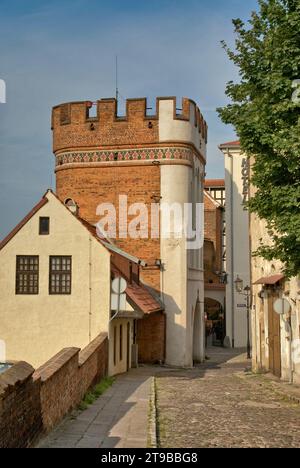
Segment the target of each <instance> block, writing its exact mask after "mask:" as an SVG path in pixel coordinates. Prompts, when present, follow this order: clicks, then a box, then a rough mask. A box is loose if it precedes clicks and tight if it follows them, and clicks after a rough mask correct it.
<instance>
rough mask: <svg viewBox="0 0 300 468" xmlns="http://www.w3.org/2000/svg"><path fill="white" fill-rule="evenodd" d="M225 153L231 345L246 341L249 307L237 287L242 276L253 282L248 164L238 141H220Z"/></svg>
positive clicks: (228, 339)
mask: <svg viewBox="0 0 300 468" xmlns="http://www.w3.org/2000/svg"><path fill="white" fill-rule="evenodd" d="M219 148H220V150H221V151H222V153H223V154H224V157H225V191H226V215H225V218H226V272H227V285H226V335H227V340H226V341H227V342H228V344H229V342H230V345H231V346H232V347H235V348H240V347H245V346H246V344H247V308H246V301H245V296H243V295H241V294H239V293H237V292H236V290H235V284H234V281H235V280H236V278H237V277H238V276H239V277H240V278H241V279H242V280H243V281H244V285H245V286H246V285H248V286H250V240H249V212H248V211H247V209H246V208H245V202H246V201H247V200H248V196H249V164H248V159H247V157H246V156H245V155H244V154H243V153H242V152H241V148H240V143H239V141H233V142H229V143H224V144H222V145H220V147H219Z"/></svg>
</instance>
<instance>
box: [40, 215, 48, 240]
mask: <svg viewBox="0 0 300 468" xmlns="http://www.w3.org/2000/svg"><path fill="white" fill-rule="evenodd" d="M49 232H50V218H40V236H46V235H48V234H49Z"/></svg>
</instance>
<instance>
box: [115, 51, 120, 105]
mask: <svg viewBox="0 0 300 468" xmlns="http://www.w3.org/2000/svg"><path fill="white" fill-rule="evenodd" d="M118 100H119V88H118V56H117V55H116V101H117V103H118Z"/></svg>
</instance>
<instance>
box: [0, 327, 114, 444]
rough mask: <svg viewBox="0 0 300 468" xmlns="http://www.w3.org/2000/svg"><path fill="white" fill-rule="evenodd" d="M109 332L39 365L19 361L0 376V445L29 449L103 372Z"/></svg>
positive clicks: (56, 422) (106, 357)
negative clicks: (84, 346) (33, 366)
mask: <svg viewBox="0 0 300 468" xmlns="http://www.w3.org/2000/svg"><path fill="white" fill-rule="evenodd" d="M107 365H108V339H107V334H105V333H103V334H101V335H99V337H97V338H96V339H95V340H94V341H93V342H92V343H90V344H89V345H88V346H87V347H86V348H85V349H83V350H82V351H80V349H78V348H66V349H63V350H62V351H60V352H59V353H58V354H57V355H56V356H54V357H53V358H51V359H50V360H49V361H48V362H47V363H45V364H44V365H43V366H41V367H40V368H39V369H37V370H36V371H34V369H33V368H32V367H31V366H30V365H29V364H27V363H22V362H21V363H18V364H16V365H14V366H13V367H12V368H11V369H9V370H8V371H6V372H4V373H3V374H1V375H0V448H22V447H24V448H26V447H30V446H31V445H32V444H33V443H34V441H35V440H36V439H37V437H38V436H40V435H41V434H42V433H43V432H47V431H49V430H51V429H52V428H53V427H54V426H55V425H56V424H58V423H59V422H60V421H61V419H62V418H63V417H64V416H65V415H66V414H67V413H68V412H69V411H71V410H72V409H73V408H74V407H76V406H77V405H78V403H80V401H81V400H82V398H83V396H84V394H85V393H86V392H87V390H88V389H89V388H91V387H92V386H94V385H95V384H96V383H97V382H99V381H100V380H101V379H102V378H103V377H104V376H106V375H107Z"/></svg>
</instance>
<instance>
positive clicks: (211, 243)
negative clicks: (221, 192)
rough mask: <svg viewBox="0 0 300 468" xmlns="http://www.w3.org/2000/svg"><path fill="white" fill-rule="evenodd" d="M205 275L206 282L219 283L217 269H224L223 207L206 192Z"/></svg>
mask: <svg viewBox="0 0 300 468" xmlns="http://www.w3.org/2000/svg"><path fill="white" fill-rule="evenodd" d="M204 212H205V217H204V220H205V223H204V237H205V244H204V270H205V272H204V276H205V283H210V282H212V283H219V277H218V276H217V275H216V274H215V273H214V272H215V271H219V272H221V271H222V240H223V239H222V230H223V212H222V208H221V207H220V206H218V205H217V204H216V203H214V201H213V200H212V199H211V198H210V197H209V196H207V194H205V196H204Z"/></svg>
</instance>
